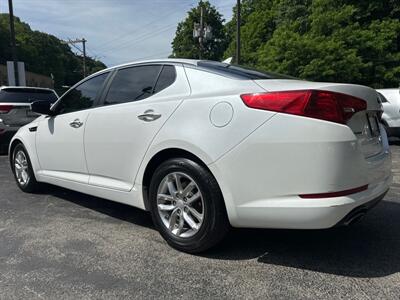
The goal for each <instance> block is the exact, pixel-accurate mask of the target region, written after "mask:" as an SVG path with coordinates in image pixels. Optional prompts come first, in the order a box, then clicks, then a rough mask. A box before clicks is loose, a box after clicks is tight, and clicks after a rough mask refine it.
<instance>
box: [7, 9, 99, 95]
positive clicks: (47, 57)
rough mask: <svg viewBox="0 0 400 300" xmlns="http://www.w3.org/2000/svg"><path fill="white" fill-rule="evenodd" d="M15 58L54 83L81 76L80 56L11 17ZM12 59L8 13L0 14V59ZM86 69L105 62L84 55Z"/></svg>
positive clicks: (90, 70) (93, 69) (69, 81)
mask: <svg viewBox="0 0 400 300" xmlns="http://www.w3.org/2000/svg"><path fill="white" fill-rule="evenodd" d="M14 23H15V35H16V44H17V54H18V60H20V61H23V62H25V68H26V69H27V70H28V71H31V72H35V73H39V74H43V75H46V76H50V74H53V76H54V83H55V87H61V86H62V85H73V84H75V83H76V82H78V81H79V80H81V79H82V58H81V57H79V56H77V55H76V54H74V53H73V52H72V51H71V49H70V48H69V46H68V45H67V44H65V43H63V42H62V41H61V40H59V39H58V38H56V37H55V36H53V35H49V34H46V33H43V32H39V31H33V30H31V28H30V27H29V25H28V24H26V23H23V22H21V20H20V19H19V18H17V17H15V19H14ZM7 60H12V55H11V47H10V31H9V16H8V14H0V63H1V64H5V63H6V61H7ZM86 66H87V70H88V73H89V74H90V73H94V72H96V71H98V70H101V69H104V68H105V67H106V66H105V65H104V64H103V63H102V62H100V61H97V60H94V59H92V58H90V57H87V59H86Z"/></svg>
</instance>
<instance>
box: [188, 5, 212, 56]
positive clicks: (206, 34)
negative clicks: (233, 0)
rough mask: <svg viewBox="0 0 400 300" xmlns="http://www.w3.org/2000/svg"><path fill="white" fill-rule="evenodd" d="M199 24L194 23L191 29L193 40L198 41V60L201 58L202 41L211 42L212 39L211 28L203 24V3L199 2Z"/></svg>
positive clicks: (202, 50)
mask: <svg viewBox="0 0 400 300" xmlns="http://www.w3.org/2000/svg"><path fill="white" fill-rule="evenodd" d="M199 5H200V23H194V28H193V38H195V39H196V38H198V39H199V47H200V51H199V59H202V58H203V52H204V41H207V40H211V39H212V38H213V35H212V28H211V26H208V25H207V24H205V23H204V13H205V12H204V7H203V2H202V1H200V3H199Z"/></svg>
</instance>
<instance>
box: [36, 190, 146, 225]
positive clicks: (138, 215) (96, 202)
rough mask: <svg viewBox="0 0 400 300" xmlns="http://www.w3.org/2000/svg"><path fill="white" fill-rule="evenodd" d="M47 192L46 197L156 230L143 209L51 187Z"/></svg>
mask: <svg viewBox="0 0 400 300" xmlns="http://www.w3.org/2000/svg"><path fill="white" fill-rule="evenodd" d="M45 190H46V193H44V194H45V195H52V196H54V197H57V198H61V199H63V200H67V201H69V202H72V203H75V204H77V205H80V206H83V207H86V208H89V209H92V210H95V211H97V212H99V213H102V214H105V215H108V216H110V217H112V218H116V219H119V220H122V221H126V222H130V223H132V224H136V225H139V226H144V227H148V228H154V226H153V221H152V220H151V216H150V214H149V213H148V212H145V211H143V210H141V209H138V208H135V207H132V206H129V205H125V204H122V203H118V202H113V201H109V200H105V199H102V198H97V197H94V196H90V195H86V194H82V193H79V192H75V191H71V190H67V189H64V188H61V187H56V186H51V185H46V188H45Z"/></svg>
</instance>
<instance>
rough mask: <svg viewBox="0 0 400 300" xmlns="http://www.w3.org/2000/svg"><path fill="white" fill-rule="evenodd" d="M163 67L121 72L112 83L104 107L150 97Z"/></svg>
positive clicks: (150, 66)
mask: <svg viewBox="0 0 400 300" xmlns="http://www.w3.org/2000/svg"><path fill="white" fill-rule="evenodd" d="M161 67H162V66H161V65H147V66H136V67H129V68H125V69H121V70H119V71H118V72H117V74H116V75H115V77H114V79H113V81H112V83H111V86H110V89H109V91H108V94H107V97H106V99H105V102H104V105H110V104H120V103H126V102H133V101H138V100H142V99H145V98H147V97H150V96H151V95H152V94H153V90H154V86H155V83H156V80H157V77H158V75H159V74H160V71H161Z"/></svg>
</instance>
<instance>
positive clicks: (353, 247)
mask: <svg viewBox="0 0 400 300" xmlns="http://www.w3.org/2000/svg"><path fill="white" fill-rule="evenodd" d="M48 194H51V195H54V196H56V197H58V198H61V199H64V200H67V201H69V202H72V203H75V204H77V205H80V206H83V207H86V208H89V209H93V210H95V211H98V212H100V213H102V214H106V215H108V216H110V217H112V218H116V219H120V220H123V221H127V222H131V223H133V224H136V225H139V226H145V227H148V228H152V229H154V226H153V223H152V220H151V217H150V214H149V213H147V212H144V211H142V210H140V209H137V208H133V207H130V206H127V205H124V204H119V203H115V202H112V201H107V200H104V199H100V198H97V197H92V196H87V195H84V194H80V193H77V192H73V191H69V190H65V189H62V188H57V187H49V193H48ZM392 196H393V194H392ZM395 197H396V195H395ZM399 216H400V204H398V203H395V202H388V201H382V202H381V203H380V204H379V205H378V206H377V207H376V208H374V209H373V210H372V211H370V212H369V214H367V216H366V217H365V219H364V220H362V221H361V222H360V223H357V224H355V225H353V226H352V227H343V228H335V229H327V230H310V231H307V230H272V229H271V230H266V229H233V230H232V232H231V233H230V234H229V236H228V237H227V238H226V239H225V240H224V241H223V242H222V243H221V244H220V245H218V246H217V247H215V248H213V249H211V250H209V251H208V252H206V253H203V254H201V256H203V257H207V258H212V259H219V260H248V259H257V261H258V262H259V263H262V264H272V265H279V266H283V267H290V268H298V269H305V270H311V271H316V272H322V273H328V274H335V275H342V276H351V277H382V276H387V275H390V274H393V273H396V272H399V271H400V218H399Z"/></svg>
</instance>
